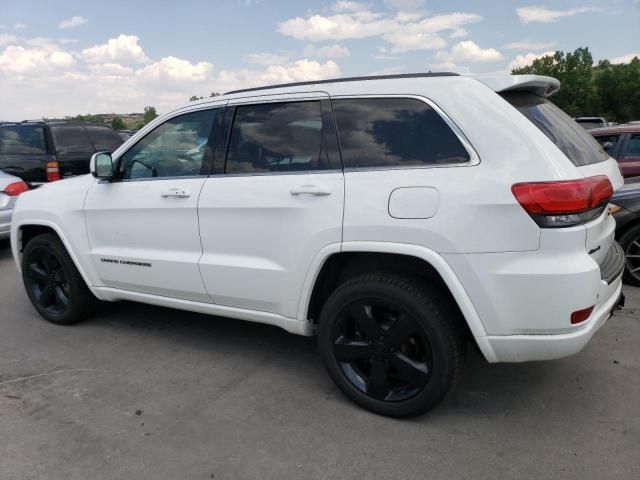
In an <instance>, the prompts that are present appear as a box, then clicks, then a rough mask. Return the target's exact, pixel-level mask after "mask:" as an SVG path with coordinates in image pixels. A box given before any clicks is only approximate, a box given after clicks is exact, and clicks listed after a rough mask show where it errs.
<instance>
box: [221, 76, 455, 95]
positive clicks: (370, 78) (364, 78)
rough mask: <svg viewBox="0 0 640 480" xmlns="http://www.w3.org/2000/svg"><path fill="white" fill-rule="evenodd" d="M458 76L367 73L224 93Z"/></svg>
mask: <svg viewBox="0 0 640 480" xmlns="http://www.w3.org/2000/svg"><path fill="white" fill-rule="evenodd" d="M458 76H460V75H459V74H457V73H453V72H433V73H432V72H429V73H400V74H396V75H368V76H362V77H343V78H330V79H328V80H314V81H311V82H293V83H280V84H278V85H267V86H264V87H253V88H243V89H240V90H232V91H230V92H225V93H224V95H231V94H232V93H245V92H255V91H259V90H271V89H272V88H282V87H300V86H303V85H317V84H323V83H339V82H357V81H360V80H391V79H394V78H422V77H458Z"/></svg>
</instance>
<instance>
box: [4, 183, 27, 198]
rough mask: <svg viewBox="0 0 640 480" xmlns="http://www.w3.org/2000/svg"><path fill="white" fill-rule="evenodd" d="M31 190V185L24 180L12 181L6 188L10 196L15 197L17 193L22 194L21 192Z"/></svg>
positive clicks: (5, 191) (5, 190)
mask: <svg viewBox="0 0 640 480" xmlns="http://www.w3.org/2000/svg"><path fill="white" fill-rule="evenodd" d="M27 190H29V186H28V185H27V184H26V183H24V182H14V183H10V184H9V185H7V186H6V187H5V188H4V193H6V194H7V195H9V196H10V197H15V196H16V195H20V194H21V193H24V192H26V191H27Z"/></svg>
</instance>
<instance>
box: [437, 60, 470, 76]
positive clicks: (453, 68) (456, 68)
mask: <svg viewBox="0 0 640 480" xmlns="http://www.w3.org/2000/svg"><path fill="white" fill-rule="evenodd" d="M429 70H431V71H435V72H453V73H459V74H461V75H471V70H469V67H465V66H463V65H457V64H456V63H455V62H452V61H444V62H440V63H434V64H431V65H429Z"/></svg>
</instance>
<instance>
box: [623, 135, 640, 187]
mask: <svg viewBox="0 0 640 480" xmlns="http://www.w3.org/2000/svg"><path fill="white" fill-rule="evenodd" d="M619 162H620V168H622V173H623V174H624V176H625V177H637V176H640V133H632V134H629V135H627V138H626V139H625V141H624V143H623V144H622V148H621V151H620V155H619Z"/></svg>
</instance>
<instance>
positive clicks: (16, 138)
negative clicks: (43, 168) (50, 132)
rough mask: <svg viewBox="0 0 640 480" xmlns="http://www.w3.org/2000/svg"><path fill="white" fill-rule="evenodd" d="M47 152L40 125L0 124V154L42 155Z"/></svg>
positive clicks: (42, 128)
mask: <svg viewBox="0 0 640 480" xmlns="http://www.w3.org/2000/svg"><path fill="white" fill-rule="evenodd" d="M46 153H47V148H46V143H45V140H44V127H42V126H41V125H3V126H0V155H43V154H46Z"/></svg>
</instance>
